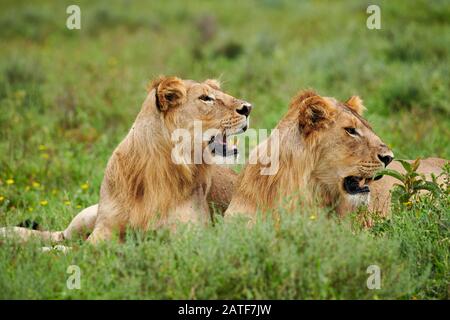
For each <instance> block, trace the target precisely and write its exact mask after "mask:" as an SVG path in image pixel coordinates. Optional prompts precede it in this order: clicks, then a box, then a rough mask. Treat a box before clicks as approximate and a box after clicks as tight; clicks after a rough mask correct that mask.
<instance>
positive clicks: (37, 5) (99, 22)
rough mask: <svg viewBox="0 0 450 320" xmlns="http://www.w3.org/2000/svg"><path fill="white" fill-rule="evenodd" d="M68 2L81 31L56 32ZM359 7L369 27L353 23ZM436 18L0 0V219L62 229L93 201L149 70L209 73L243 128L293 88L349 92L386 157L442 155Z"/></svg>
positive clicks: (411, 9)
mask: <svg viewBox="0 0 450 320" xmlns="http://www.w3.org/2000/svg"><path fill="white" fill-rule="evenodd" d="M71 4H77V5H79V6H80V8H81V30H68V29H67V28H66V19H67V17H68V14H67V13H66V8H67V6H69V5H71ZM369 4H377V5H379V6H380V8H381V30H369V29H368V28H367V27H366V20H367V17H368V16H369V15H368V14H367V13H366V9H367V7H368V5H369ZM449 23H450V4H449V2H448V1H446V0H442V1H439V0H436V1H370V2H369V1H283V0H260V1H256V0H253V1H252V0H249V1H198V0H194V1H189V2H187V1H125V0H120V1H17V0H15V1H7V0H3V1H1V3H0V42H1V47H0V137H1V139H0V224H1V225H5V224H9V225H10V224H12V223H15V222H17V221H20V219H21V218H22V215H24V216H27V217H29V218H33V215H37V212H39V218H40V222H41V223H43V225H44V226H46V225H55V224H56V225H58V226H63V225H65V224H66V223H67V222H68V221H69V220H70V218H71V217H72V216H73V214H74V213H75V212H77V211H79V209H80V208H82V207H85V206H86V205H88V204H91V203H96V202H97V201H98V189H99V186H100V183H101V179H102V177H103V170H104V167H105V165H106V162H107V159H108V157H109V155H110V154H111V152H112V150H113V149H114V147H115V146H116V145H117V143H119V142H120V140H121V139H122V138H123V137H124V136H125V135H126V133H127V131H128V129H129V127H130V126H131V124H132V122H133V120H134V118H135V116H136V115H137V113H138V111H139V109H140V106H141V103H142V101H143V100H144V98H145V94H146V91H145V86H146V84H147V83H148V81H149V80H151V79H152V78H154V77H156V76H158V75H159V74H165V75H177V76H180V77H183V78H190V79H195V80H204V79H207V78H219V79H220V80H221V81H222V83H223V88H224V90H225V91H227V92H230V93H231V94H233V95H234V96H237V97H241V98H243V99H246V100H248V101H251V102H252V103H253V104H254V106H255V108H254V112H253V114H252V117H251V126H253V127H255V128H267V129H271V128H273V127H274V126H275V125H276V123H277V122H278V120H279V119H280V118H281V116H282V115H283V114H284V112H285V111H286V110H287V105H288V103H289V100H290V99H291V97H292V96H293V95H295V94H296V92H297V91H299V90H300V89H304V88H313V89H315V90H316V91H318V92H319V93H320V94H321V95H326V96H334V97H336V98H338V99H340V100H344V99H347V98H348V97H350V96H351V95H354V94H357V95H360V96H361V97H362V98H363V100H364V101H365V105H366V107H367V108H368V111H367V114H366V117H367V118H368V120H369V121H370V122H371V123H372V124H373V127H374V130H375V131H376V132H377V133H378V134H379V135H380V136H381V137H382V139H383V140H384V141H385V142H386V143H388V144H389V146H390V147H391V148H392V149H393V150H394V152H395V154H396V156H397V158H409V159H412V158H416V157H424V156H439V157H443V158H450V143H449V141H450V138H449V128H450V117H449V115H450V102H449V101H450V93H449V88H450V70H449V69H450V64H449V51H450V24H449ZM49 210H51V211H54V212H59V214H58V215H52V214H48V215H46V214H45V213H46V212H47V213H48V211H49ZM5 213H8V214H5ZM14 213H18V214H14ZM62 216H63V217H64V218H63V219H62V218H61V217H62ZM16 220H17V221H16Z"/></svg>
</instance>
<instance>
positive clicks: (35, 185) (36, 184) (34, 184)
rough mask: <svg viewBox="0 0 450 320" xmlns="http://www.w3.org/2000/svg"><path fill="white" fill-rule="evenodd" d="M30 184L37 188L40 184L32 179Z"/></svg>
mask: <svg viewBox="0 0 450 320" xmlns="http://www.w3.org/2000/svg"><path fill="white" fill-rule="evenodd" d="M31 185H32V186H33V188H39V187H40V186H41V184H40V183H39V182H37V181H33V183H32V184H31Z"/></svg>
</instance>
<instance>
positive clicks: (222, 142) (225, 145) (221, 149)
mask: <svg viewBox="0 0 450 320" xmlns="http://www.w3.org/2000/svg"><path fill="white" fill-rule="evenodd" d="M229 140H230V139H227V135H226V134H225V133H219V134H218V135H216V136H213V137H211V140H209V142H208V145H209V147H210V150H211V153H212V154H213V156H214V155H218V156H221V157H224V158H226V157H237V155H238V154H239V151H238V148H237V145H234V144H231V142H230V141H229Z"/></svg>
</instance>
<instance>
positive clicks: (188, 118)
mask: <svg viewBox="0 0 450 320" xmlns="http://www.w3.org/2000/svg"><path fill="white" fill-rule="evenodd" d="M251 110H252V105H251V104H250V103H248V102H246V101H243V100H240V99H237V98H234V97H232V96H230V95H228V94H226V93H225V92H223V91H222V90H221V89H220V86H219V83H218V81H216V80H206V81H205V82H203V83H199V82H195V81H192V80H181V79H179V78H177V77H160V78H158V79H156V80H154V81H153V82H152V84H151V85H150V87H149V90H148V95H147V98H146V99H145V101H144V103H143V105H142V108H141V111H140V113H139V114H138V116H137V118H136V120H135V122H134V124H133V125H132V127H131V130H130V131H129V133H128V134H127V136H126V137H125V138H124V140H123V141H122V142H121V143H120V144H119V145H118V147H117V148H116V149H115V150H114V152H113V154H112V156H111V157H110V159H109V161H108V164H107V166H106V170H105V174H104V179H103V182H102V185H101V188H100V199H99V203H98V205H94V206H91V207H89V208H87V209H85V210H83V211H82V212H81V213H80V214H79V215H78V216H77V217H75V218H74V220H73V221H72V222H71V224H70V225H69V227H68V230H67V229H66V230H65V231H57V232H50V231H36V230H27V229H25V228H18V227H16V228H14V229H12V233H13V234H16V235H19V236H20V237H21V238H23V239H27V238H29V237H31V236H38V237H40V238H42V239H45V240H52V241H54V242H59V241H62V240H64V239H70V238H71V237H72V235H73V234H74V233H79V232H81V231H82V230H83V229H87V230H93V232H92V233H91V234H90V236H89V238H88V241H89V242H91V243H97V242H99V241H103V240H108V239H110V238H111V237H112V235H113V233H115V232H118V233H119V234H120V235H123V233H124V231H125V229H126V228H128V227H130V228H132V229H136V230H142V231H146V230H148V229H156V228H160V227H163V226H166V227H169V228H174V226H175V225H176V224H177V223H179V222H182V223H190V222H192V223H197V224H206V223H208V222H209V221H210V214H209V208H208V203H207V198H206V197H207V194H208V193H209V189H210V185H211V174H212V173H213V171H214V169H213V166H212V165H211V163H213V161H211V158H212V157H213V156H222V157H227V156H236V155H237V148H236V147H235V146H233V147H231V148H230V146H228V145H227V141H228V140H227V139H226V137H227V136H231V135H236V134H240V133H243V132H245V131H246V130H247V127H248V117H249V114H250V111H251ZM196 124H197V125H198V124H200V127H201V133H200V134H198V133H196V131H195V125H196ZM179 129H182V130H184V131H183V132H186V131H187V132H188V133H189V136H190V137H193V139H189V140H187V142H186V141H182V142H180V141H179V140H178V141H173V135H174V134H175V133H176V132H177V130H179ZM177 137H178V136H177ZM198 141H200V143H201V150H200V151H202V152H201V153H200V161H198V159H196V156H197V155H198V152H197V153H195V152H194V151H195V150H196V147H195V145H193V144H194V143H195V142H198ZM174 150H175V151H180V153H181V155H178V156H174ZM203 150H205V151H203ZM194 153H195V154H194ZM202 157H203V159H202ZM10 233H11V229H9V230H6V229H3V230H0V234H3V235H5V234H10Z"/></svg>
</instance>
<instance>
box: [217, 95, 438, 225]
mask: <svg viewBox="0 0 450 320" xmlns="http://www.w3.org/2000/svg"><path fill="white" fill-rule="evenodd" d="M364 110H365V107H364V106H363V103H362V100H361V99H360V98H359V97H358V96H353V97H351V98H350V99H348V100H347V101H346V102H340V101H337V100H336V99H334V98H331V97H322V96H320V95H318V94H317V93H315V92H314V91H310V90H308V91H303V92H301V93H299V94H298V95H297V96H296V97H294V98H293V100H292V102H291V103H290V106H289V110H288V112H287V114H286V115H285V116H284V117H283V118H282V119H281V121H280V122H279V123H278V125H277V127H276V129H278V130H279V145H280V146H281V148H280V155H279V157H278V161H279V170H278V171H277V172H276V173H275V174H274V175H262V174H260V172H261V169H262V168H263V167H264V166H263V165H261V164H260V163H258V162H257V161H253V162H252V161H249V164H247V165H246V167H245V168H244V169H243V171H242V172H241V174H240V176H239V178H237V181H234V182H233V184H234V185H235V187H234V192H233V196H232V200H231V203H230V205H229V207H228V209H227V210H226V211H225V217H230V216H233V215H236V214H247V215H249V216H250V217H254V216H255V214H256V212H257V211H258V210H259V211H262V212H264V211H266V210H270V209H276V208H287V209H293V208H294V205H295V204H298V203H302V204H304V205H317V204H318V205H319V206H326V207H332V208H334V209H335V211H336V212H337V214H338V215H339V216H344V215H346V214H347V213H349V212H353V211H355V210H357V209H358V208H359V207H361V206H365V207H368V209H369V211H372V212H378V213H379V214H381V215H386V214H387V213H388V212H389V207H390V206H389V205H390V192H389V190H391V189H392V186H393V185H394V183H395V181H394V179H393V178H390V177H384V178H382V179H381V180H380V179H379V177H376V176H375V175H376V173H377V172H378V171H379V170H381V169H383V168H385V167H386V166H388V165H390V164H391V162H392V160H393V159H394V154H393V152H392V151H391V150H390V149H389V148H388V147H387V145H386V144H385V143H384V142H383V141H382V140H381V139H380V138H379V137H378V136H377V135H376V133H375V132H374V131H373V129H372V127H371V126H370V124H369V123H368V122H367V120H365V119H364V118H363V117H362V114H363V111H364ZM274 139H276V136H274V135H273V134H272V135H271V136H270V137H269V138H268V139H267V140H266V141H264V142H262V143H260V144H259V145H258V146H257V147H256V148H255V149H254V150H253V151H252V152H251V155H250V160H251V159H252V157H253V158H256V157H257V155H258V154H261V152H264V151H265V150H267V149H268V148H269V147H270V145H272V144H273V143H274V141H273V140H274ZM277 139H278V138H277ZM445 162H446V161H445V160H443V159H426V160H424V161H423V162H422V165H421V166H420V167H419V172H423V173H428V174H429V173H431V172H433V173H435V174H439V173H440V172H441V169H440V168H441V167H442V165H443V164H444V163H445ZM250 163H255V164H250ZM391 167H392V168H394V169H400V168H399V163H396V162H393V163H392V164H391Z"/></svg>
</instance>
